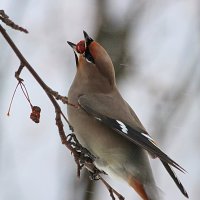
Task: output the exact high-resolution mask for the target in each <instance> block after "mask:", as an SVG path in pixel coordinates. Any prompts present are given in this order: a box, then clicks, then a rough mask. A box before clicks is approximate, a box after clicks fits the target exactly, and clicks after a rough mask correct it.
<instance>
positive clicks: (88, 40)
mask: <svg viewBox="0 0 200 200" xmlns="http://www.w3.org/2000/svg"><path fill="white" fill-rule="evenodd" d="M83 34H84V38H85V46H86V48H87V47H88V46H89V44H90V43H91V42H92V41H94V40H93V39H92V38H91V37H90V36H89V35H88V34H87V33H86V32H85V31H83Z"/></svg>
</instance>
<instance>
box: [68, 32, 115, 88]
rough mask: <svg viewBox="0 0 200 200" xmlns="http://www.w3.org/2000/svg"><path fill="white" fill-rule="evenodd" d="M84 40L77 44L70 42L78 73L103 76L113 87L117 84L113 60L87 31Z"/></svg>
mask: <svg viewBox="0 0 200 200" xmlns="http://www.w3.org/2000/svg"><path fill="white" fill-rule="evenodd" d="M83 34H84V40H81V41H80V42H78V43H77V44H74V43H72V42H69V41H68V44H69V45H70V46H71V47H72V48H73V50H74V54H75V58H76V66H77V71H79V73H88V75H91V76H94V77H100V76H103V77H104V79H107V80H108V82H109V83H110V84H111V85H114V84H115V72H114V67H113V64H112V60H111V58H110V56H109V55H108V53H107V52H106V50H105V49H104V48H103V47H102V46H101V45H100V44H99V43H97V42H96V41H94V40H93V39H92V38H91V37H90V36H89V35H88V34H87V33H86V32H85V31H83Z"/></svg>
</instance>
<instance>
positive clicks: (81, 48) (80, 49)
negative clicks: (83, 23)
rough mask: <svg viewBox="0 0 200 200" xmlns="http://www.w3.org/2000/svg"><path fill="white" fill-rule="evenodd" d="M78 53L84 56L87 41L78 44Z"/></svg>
mask: <svg viewBox="0 0 200 200" xmlns="http://www.w3.org/2000/svg"><path fill="white" fill-rule="evenodd" d="M76 51H77V52H78V53H80V54H83V53H84V52H85V41H84V40H81V41H80V42H79V43H77V45H76Z"/></svg>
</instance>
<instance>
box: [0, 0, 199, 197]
mask: <svg viewBox="0 0 200 200" xmlns="http://www.w3.org/2000/svg"><path fill="white" fill-rule="evenodd" d="M0 9H3V10H5V12H6V13H7V14H8V15H9V17H10V18H11V19H12V20H13V21H15V22H16V23H17V24H19V25H21V26H23V27H25V28H27V29H28V30H29V34H27V35H26V34H23V33H20V32H17V31H14V30H12V29H10V28H9V27H6V26H5V25H4V24H3V27H4V28H6V30H7V32H8V34H9V35H10V36H11V38H12V39H13V41H14V42H15V44H16V45H17V46H18V48H19V49H20V50H21V52H22V53H23V55H24V56H25V57H26V59H27V60H28V61H29V63H30V64H31V65H32V66H33V67H34V69H35V70H36V71H37V72H38V74H39V75H40V76H41V77H42V78H43V80H44V81H45V82H46V83H47V84H48V85H49V86H50V87H52V88H53V89H55V90H57V91H59V92H60V93H61V94H63V95H66V94H67V91H68V89H69V87H70V84H71V82H72V80H73V77H74V75H75V71H76V67H75V61H74V55H73V52H72V50H71V48H70V47H69V46H68V45H67V43H66V41H67V40H69V41H72V42H75V43H77V42H78V41H80V40H81V39H83V34H82V31H83V30H85V31H86V32H88V34H89V35H90V36H91V37H93V38H94V39H96V40H97V41H98V42H100V43H101V44H102V45H103V46H104V47H105V48H106V49H107V50H108V52H109V54H110V56H111V58H112V59H113V61H114V64H115V66H116V71H117V78H118V86H119V89H120V91H121V93H122V95H123V97H124V98H125V99H126V100H127V101H128V102H129V104H130V105H131V106H132V107H133V108H134V110H135V111H136V113H137V114H138V116H139V118H140V119H141V121H142V122H143V124H144V126H145V127H146V129H147V130H148V131H149V133H150V134H151V135H152V137H153V138H155V140H156V141H157V143H158V144H159V146H160V147H162V149H163V150H164V151H165V152H166V153H167V154H168V155H169V156H170V157H172V158H173V159H174V160H176V161H177V162H178V163H179V164H180V165H181V166H183V167H184V168H185V169H186V170H187V171H188V173H186V174H182V173H179V172H177V175H178V176H179V178H180V180H181V181H182V183H183V185H184V186H185V188H186V189H187V191H188V194H189V196H190V199H191V200H198V199H199V195H200V191H199V185H200V172H199V170H200V167H199V166H200V156H199V152H200V134H199V132H200V131H199V130H200V123H199V120H200V66H199V65H200V1H199V0H190V1H188V0H168V1H164V0H148V1H141V0H124V1H121V0H107V1H106V0H85V1H81V0H76V1H61V0H57V1H53V0H48V1H47V0H43V1H33V0H32V1H31V0H30V1H26V0H21V1H12V0H1V1H0ZM1 24H2V23H1ZM18 66H19V61H18V59H17V58H16V56H15V55H14V53H13V51H12V50H11V48H10V47H9V46H8V44H7V43H6V41H5V40H4V38H3V37H2V35H1V34H0V199H2V200H14V199H15V200H36V199H37V200H44V199H45V200H46V199H48V200H79V199H80V200H93V199H95V200H102V199H108V200H110V199H111V198H110V196H109V194H108V192H107V190H106V189H105V188H104V186H102V184H101V183H100V182H98V183H94V185H92V186H91V185H90V186H91V187H90V189H88V184H90V183H88V178H87V174H86V175H85V174H84V173H83V174H84V175H83V177H82V178H81V179H78V178H77V177H76V165H75V163H74V160H73V158H72V156H71V154H70V152H69V151H68V150H66V149H65V147H64V146H63V145H62V144H61V142H60V138H59V135H58V132H57V127H56V126H55V120H54V118H55V114H54V109H53V107H52V105H51V104H50V102H49V100H48V98H47V97H46V95H45V93H44V92H43V91H42V89H41V88H40V87H39V86H38V84H37V83H36V82H35V80H34V79H33V78H32V77H31V75H30V74H29V73H28V72H27V71H26V70H24V71H23V74H22V78H23V79H24V80H25V84H26V87H27V89H28V91H29V95H30V98H31V101H32V103H33V104H34V105H38V106H40V107H41V108H42V112H41V122H40V123H39V124H35V123H33V122H32V121H31V120H30V119H29V114H30V107H29V105H28V102H27V101H26V100H25V98H24V96H23V94H22V92H21V90H20V89H18V91H17V94H16V96H15V99H14V103H13V106H12V109H11V116H10V117H7V115H6V113H7V110H8V106H9V102H10V99H11V96H12V94H13V91H14V88H15V86H16V84H17V81H16V79H15V78H14V73H15V71H16V70H17V68H18ZM62 108H63V111H64V112H66V108H65V106H63V105H62ZM65 129H66V132H69V131H68V126H67V125H66V126H65ZM151 164H152V168H153V172H154V175H155V178H156V182H157V185H158V187H159V188H160V189H161V190H162V198H163V200H168V199H173V200H182V199H185V198H184V197H183V196H182V194H181V193H180V192H179V190H178V189H177V187H176V185H175V184H174V183H173V181H172V179H171V178H170V177H169V175H168V174H167V172H166V171H165V170H164V168H163V167H162V165H161V163H160V162H159V161H158V160H152V161H151ZM108 180H109V181H110V183H111V184H112V186H114V187H115V188H116V189H117V190H118V191H119V192H120V193H121V194H123V195H124V196H125V197H126V200H129V199H130V200H133V199H135V200H139V197H138V195H137V194H136V193H135V192H134V191H133V190H132V189H131V188H129V187H128V186H127V185H126V184H125V183H121V182H118V181H115V180H110V179H109V178H108Z"/></svg>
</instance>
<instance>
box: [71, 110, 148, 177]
mask: <svg viewBox="0 0 200 200" xmlns="http://www.w3.org/2000/svg"><path fill="white" fill-rule="evenodd" d="M71 111H73V113H70V115H69V116H70V118H69V120H70V123H71V124H72V126H73V127H74V131H75V134H76V137H77V139H78V140H79V142H80V143H81V144H82V146H84V147H85V148H87V149H88V150H89V151H90V152H91V153H92V154H93V155H94V156H95V157H96V160H95V164H96V165H97V167H98V168H99V169H102V170H104V171H105V172H106V173H108V174H109V175H112V176H115V175H117V176H118V177H119V175H120V177H121V178H123V179H124V178H125V176H126V174H127V172H128V171H129V173H130V171H131V173H133V174H135V175H137V174H138V173H139V167H138V166H137V160H138V159H141V158H142V157H144V156H146V155H144V151H143V150H142V149H141V148H140V147H138V146H137V145H135V144H134V143H131V142H130V141H128V140H127V139H126V138H124V137H123V136H121V135H119V134H118V133H117V132H115V131H113V130H112V129H110V128H109V127H106V126H105V125H104V124H102V123H101V122H99V121H97V120H96V119H94V118H92V117H91V116H89V115H87V114H86V113H85V112H84V111H82V110H76V111H74V109H73V110H71ZM71 111H70V110H69V109H68V113H69V112H71ZM77 118H79V119H78V120H77ZM119 172H120V173H119Z"/></svg>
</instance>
